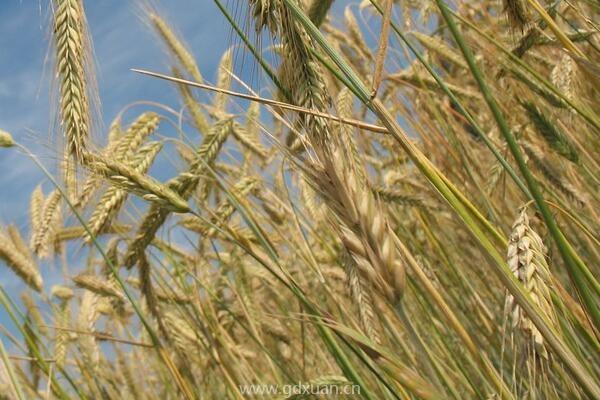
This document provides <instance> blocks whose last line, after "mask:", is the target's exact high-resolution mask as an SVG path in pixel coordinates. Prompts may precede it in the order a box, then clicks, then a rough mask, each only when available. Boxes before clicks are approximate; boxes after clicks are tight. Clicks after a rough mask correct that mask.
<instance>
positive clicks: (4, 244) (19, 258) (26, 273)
mask: <svg viewBox="0 0 600 400" xmlns="http://www.w3.org/2000/svg"><path fill="white" fill-rule="evenodd" d="M0 259H1V260H3V261H4V262H5V263H6V265H7V266H8V267H9V268H10V269H12V270H13V272H14V273H15V274H17V275H18V276H19V277H20V278H21V279H23V281H24V282H25V283H27V285H29V286H30V287H31V288H32V289H34V290H36V291H38V292H39V291H41V290H42V285H43V281H42V276H41V275H40V272H39V268H38V266H37V265H36V264H35V263H34V262H33V260H31V258H29V257H27V256H25V255H23V254H21V253H20V252H19V250H18V249H17V247H16V246H15V244H14V243H13V242H12V240H11V239H10V237H8V236H7V235H6V234H5V233H4V232H0Z"/></svg>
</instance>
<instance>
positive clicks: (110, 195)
mask: <svg viewBox="0 0 600 400" xmlns="http://www.w3.org/2000/svg"><path fill="white" fill-rule="evenodd" d="M161 149H162V143H161V142H152V143H148V144H147V145H146V146H144V147H142V148H141V149H140V150H139V152H138V154H136V156H135V157H134V158H133V160H132V161H131V165H132V166H133V169H134V170H135V171H136V172H139V173H141V174H145V173H146V172H147V171H148V169H149V168H150V166H151V165H152V162H153V161H154V159H155V158H156V156H157V155H158V153H159V152H160V150H161ZM126 199H127V191H125V190H124V189H121V188H119V187H118V186H112V187H110V188H109V189H108V190H107V191H106V192H105V193H104V195H103V196H102V198H101V199H100V200H99V201H98V204H97V205H96V208H95V210H94V212H93V214H92V216H91V217H90V220H89V222H88V227H89V230H90V232H91V233H92V234H93V235H94V236H95V235H98V234H100V233H101V232H103V231H104V230H105V229H106V228H107V227H108V226H110V224H111V222H112V220H113V219H114V218H116V216H117V215H118V213H119V211H120V210H121V207H122V206H123V204H124V203H125V201H126ZM84 240H85V241H86V242H89V241H90V240H91V237H90V236H89V234H88V233H87V232H86V235H85V237H84Z"/></svg>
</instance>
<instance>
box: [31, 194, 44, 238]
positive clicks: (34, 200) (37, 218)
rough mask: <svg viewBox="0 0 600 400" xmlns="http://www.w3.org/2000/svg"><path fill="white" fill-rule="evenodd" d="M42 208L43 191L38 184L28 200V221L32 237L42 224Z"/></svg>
mask: <svg viewBox="0 0 600 400" xmlns="http://www.w3.org/2000/svg"><path fill="white" fill-rule="evenodd" d="M43 209H44V192H43V191H42V186H41V185H38V186H36V188H35V189H34V190H33V192H32V193H31V199H30V201H29V221H30V230H31V232H32V237H33V235H34V234H35V232H37V231H38V230H39V229H40V225H42V212H43Z"/></svg>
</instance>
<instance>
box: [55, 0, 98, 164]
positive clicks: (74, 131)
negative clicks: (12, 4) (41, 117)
mask: <svg viewBox="0 0 600 400" xmlns="http://www.w3.org/2000/svg"><path fill="white" fill-rule="evenodd" d="M53 4H54V21H53V25H54V29H53V34H54V35H53V36H54V45H55V48H56V70H57V75H58V79H59V88H60V121H61V125H62V128H63V131H64V135H65V144H66V152H67V153H68V154H71V155H73V156H74V157H75V158H76V159H77V160H81V156H82V153H83V151H84V150H85V149H86V146H87V141H88V139H89V134H90V105H89V96H90V94H89V92H88V90H89V89H88V80H89V79H90V78H91V79H93V77H90V76H89V75H90V71H91V67H90V57H89V51H90V49H89V43H88V37H87V27H86V18H85V14H84V10H83V3H82V1H81V0H53Z"/></svg>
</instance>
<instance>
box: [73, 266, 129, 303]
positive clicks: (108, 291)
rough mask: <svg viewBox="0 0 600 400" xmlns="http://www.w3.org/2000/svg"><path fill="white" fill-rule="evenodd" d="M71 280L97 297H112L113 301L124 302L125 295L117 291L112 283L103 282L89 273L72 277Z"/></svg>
mask: <svg viewBox="0 0 600 400" xmlns="http://www.w3.org/2000/svg"><path fill="white" fill-rule="evenodd" d="M72 280H73V282H74V283H75V285H77V286H78V287H80V288H83V289H87V290H89V291H90V292H94V293H96V294H97V295H100V296H107V297H114V298H115V299H118V300H121V301H125V295H124V294H123V293H122V292H121V291H120V290H119V289H118V287H117V286H116V285H115V284H114V282H111V281H108V280H104V279H102V278H100V277H98V276H96V275H92V274H89V273H83V274H79V275H77V276H74V277H73V278H72Z"/></svg>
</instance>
